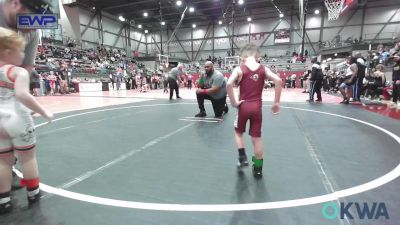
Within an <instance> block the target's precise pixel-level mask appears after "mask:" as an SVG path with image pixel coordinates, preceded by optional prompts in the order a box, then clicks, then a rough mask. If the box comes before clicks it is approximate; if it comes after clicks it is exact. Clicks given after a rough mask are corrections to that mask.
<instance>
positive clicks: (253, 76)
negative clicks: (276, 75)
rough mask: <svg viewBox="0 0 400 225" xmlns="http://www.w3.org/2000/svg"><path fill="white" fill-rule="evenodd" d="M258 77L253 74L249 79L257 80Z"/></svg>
mask: <svg viewBox="0 0 400 225" xmlns="http://www.w3.org/2000/svg"><path fill="white" fill-rule="evenodd" d="M258 78H259V76H258V74H253V75H252V76H251V79H253V80H254V81H258Z"/></svg>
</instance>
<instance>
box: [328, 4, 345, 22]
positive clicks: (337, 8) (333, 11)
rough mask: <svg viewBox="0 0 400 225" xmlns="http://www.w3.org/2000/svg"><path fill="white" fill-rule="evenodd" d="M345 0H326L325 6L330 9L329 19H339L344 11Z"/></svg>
mask: <svg viewBox="0 0 400 225" xmlns="http://www.w3.org/2000/svg"><path fill="white" fill-rule="evenodd" d="M344 1H345V0H325V6H326V8H327V9H328V20H337V19H338V18H339V15H340V12H341V11H342V8H343V4H344Z"/></svg>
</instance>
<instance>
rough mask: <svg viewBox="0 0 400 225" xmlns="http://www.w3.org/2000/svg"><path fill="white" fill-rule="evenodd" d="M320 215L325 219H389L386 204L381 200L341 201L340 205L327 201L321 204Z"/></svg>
mask: <svg viewBox="0 0 400 225" xmlns="http://www.w3.org/2000/svg"><path fill="white" fill-rule="evenodd" d="M321 212H322V215H323V217H324V218H325V219H329V220H333V219H337V218H338V216H339V218H340V219H344V218H345V217H346V218H347V219H351V220H352V219H354V218H356V219H357V218H358V219H369V220H372V219H375V220H377V219H390V217H389V213H388V211H387V209H386V205H385V203H383V202H373V203H372V204H368V203H366V202H363V203H358V202H348V203H344V202H341V203H340V205H338V204H336V203H333V202H328V203H325V204H324V205H323V206H322V210H321Z"/></svg>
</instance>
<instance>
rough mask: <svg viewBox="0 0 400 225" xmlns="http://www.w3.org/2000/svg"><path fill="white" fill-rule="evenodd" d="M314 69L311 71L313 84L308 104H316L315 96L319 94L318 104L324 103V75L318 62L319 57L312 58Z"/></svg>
mask: <svg viewBox="0 0 400 225" xmlns="http://www.w3.org/2000/svg"><path fill="white" fill-rule="evenodd" d="M311 63H312V64H313V65H312V69H311V78H310V81H311V84H310V86H311V87H310V98H309V99H308V100H307V102H314V94H315V93H317V100H316V101H317V102H322V96H321V87H322V80H323V77H324V75H323V73H322V68H321V66H320V63H319V62H317V57H316V56H313V57H312V58H311Z"/></svg>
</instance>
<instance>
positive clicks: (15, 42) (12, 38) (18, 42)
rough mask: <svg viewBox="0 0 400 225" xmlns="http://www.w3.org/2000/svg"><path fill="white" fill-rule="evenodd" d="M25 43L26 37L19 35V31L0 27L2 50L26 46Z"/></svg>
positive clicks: (0, 45)
mask: <svg viewBox="0 0 400 225" xmlns="http://www.w3.org/2000/svg"><path fill="white" fill-rule="evenodd" d="M25 44H26V42H25V39H24V38H23V37H21V36H19V35H18V33H17V32H15V31H13V30H10V29H6V28H3V27H0V51H4V50H6V49H10V50H14V49H17V48H20V47H22V48H24V47H25Z"/></svg>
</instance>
